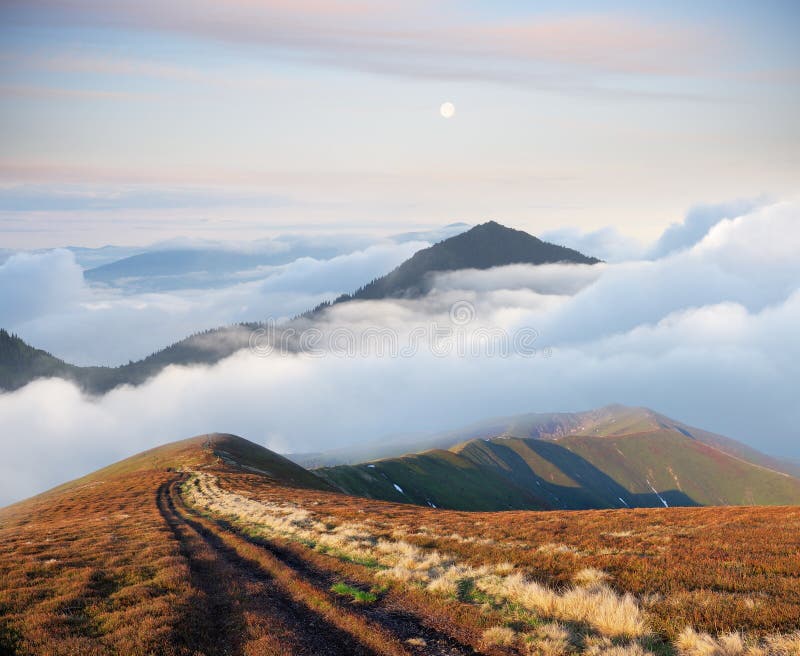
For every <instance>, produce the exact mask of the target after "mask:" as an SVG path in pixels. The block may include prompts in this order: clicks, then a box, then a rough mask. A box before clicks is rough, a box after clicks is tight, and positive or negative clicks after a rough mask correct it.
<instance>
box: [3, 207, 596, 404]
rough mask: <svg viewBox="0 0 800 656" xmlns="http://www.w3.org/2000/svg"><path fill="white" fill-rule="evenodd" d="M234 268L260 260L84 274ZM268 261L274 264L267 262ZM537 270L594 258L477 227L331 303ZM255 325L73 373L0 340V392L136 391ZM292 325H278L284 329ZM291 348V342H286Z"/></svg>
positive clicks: (196, 256)
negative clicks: (487, 272)
mask: <svg viewBox="0 0 800 656" xmlns="http://www.w3.org/2000/svg"><path fill="white" fill-rule="evenodd" d="M461 229H463V226H462V225H461V224H453V225H451V226H447V227H446V228H445V234H447V232H448V231H450V232H452V231H460V230H461ZM414 236H415V235H414V234H413V233H410V234H409V235H405V236H404V235H399V236H398V239H401V240H402V239H408V238H412V237H414ZM237 257H238V258H240V259H239V264H238V265H237V266H243V265H248V266H249V265H252V264H254V263H255V262H256V261H258V262H261V260H259V259H258V258H262V259H263V258H265V257H267V256H266V255H263V254H261V255H258V254H256V255H253V256H252V258H254V259H253V261H252V262H251V261H250V260H247V259H246V258H245V259H244V261H242V257H243V256H241V254H238V255H237V254H235V253H228V252H224V251H218V250H216V251H214V252H213V255H212V254H211V253H210V252H209V253H206V252H205V251H200V250H197V251H175V252H173V251H167V250H164V251H155V252H152V253H143V254H138V255H135V256H131V257H128V258H124V259H122V260H120V261H118V262H114V263H110V264H106V265H103V266H101V267H97V268H95V269H91V270H89V271H87V272H86V276H87V277H88V278H89V279H91V280H94V281H98V282H107V281H111V280H114V279H115V278H118V277H125V276H134V277H135V276H137V275H142V272H143V271H146V272H148V275H149V276H155V277H158V275H159V274H160V275H164V276H169V275H178V274H185V273H187V272H193V271H198V270H201V269H202V268H203V267H206V269H208V270H211V271H225V270H228V269H226V267H227V268H230V267H233V266H234V265H235V263H236V262H237V259H236V258H237ZM268 257H270V258H273V259H272V260H270V261H273V260H274V261H276V262H277V261H282V260H280V258H286V257H289V255H287V253H280V254H278V255H269V256H268ZM274 258H279V259H278V260H275V259H274ZM521 262H525V263H529V264H545V263H548V262H575V263H583V264H592V263H596V262H599V260H597V259H595V258H592V257H586V256H584V255H582V254H580V253H578V252H577V251H573V250H571V249H569V248H564V247H562V246H556V245H555V244H549V243H547V242H543V241H541V240H539V239H537V238H536V237H533V236H531V235H529V234H527V233H525V232H522V231H520V230H512V229H510V228H506V227H504V226H501V225H500V224H498V223H495V222H493V221H492V222H489V223H484V224H482V225H479V226H476V227H474V228H472V229H470V230H468V231H467V232H462V233H460V234H456V235H455V236H453V237H449V238H447V239H444V240H442V241H441V242H439V243H437V244H435V245H434V246H432V247H430V248H426V249H423V250H421V251H418V252H417V253H416V254H414V255H413V256H412V257H411V258H410V259H408V260H407V261H406V262H404V263H403V264H401V265H400V266H399V267H398V268H397V269H395V270H394V271H392V272H391V273H389V274H387V275H386V276H384V277H383V278H379V279H378V280H376V281H373V282H371V283H369V284H368V285H366V286H364V287H362V288H361V289H360V290H358V291H356V292H354V293H353V294H350V295H347V294H346V295H344V296H341V297H339V298H338V299H336V301H335V302H336V303H342V302H346V301H352V300H363V299H377V298H393V297H396V296H410V295H411V296H419V295H421V294H423V293H424V291H425V285H424V283H425V281H426V280H428V277H429V275H430V274H432V273H435V272H437V271H449V270H454V269H461V268H475V269H485V268H489V267H492V266H500V265H503V264H514V263H521ZM329 306H330V303H324V304H322V305H320V306H319V307H317V308H315V309H314V310H311V311H310V312H308V313H306V314H305V315H304V316H303V317H298V318H297V319H296V320H295V321H296V322H300V321H302V322H303V326H304V327H305V326H306V322H307V321H308V320H309V319H311V320H313V319H314V318H316V317H317V316H318V315H319V314H321V313H323V312H324V311H325V309H326V308H327V307H329ZM259 325H260V324H257V323H243V324H240V325H235V326H223V327H220V328H215V329H211V330H206V331H204V332H200V333H196V334H194V335H190V336H189V337H186V338H185V339H182V340H180V341H178V342H176V343H175V344H172V345H170V346H168V347H166V348H164V349H162V350H160V351H157V352H156V353H153V354H152V355H149V356H148V357H146V358H143V359H141V360H137V361H135V362H133V361H132V362H129V363H128V364H124V365H121V366H118V367H104V366H93V367H79V366H75V365H71V364H68V363H66V362H63V361H62V360H59V359H57V358H55V357H53V356H52V355H50V354H49V353H47V352H45V351H42V350H40V349H36V348H34V347H33V346H30V345H28V344H26V343H25V342H24V341H22V340H21V339H20V338H18V337H14V339H13V340H11V339H10V336H8V335H6V336H5V337H4V336H3V335H0V389H5V390H13V389H17V388H19V387H22V386H24V385H26V384H27V383H29V382H31V381H33V380H36V379H37V378H45V377H51V376H55V377H59V378H65V379H68V380H72V381H74V382H76V383H77V384H78V385H80V386H81V387H82V388H83V389H84V390H85V391H87V392H90V393H92V394H103V393H105V392H108V391H109V390H111V389H114V388H115V387H118V386H120V385H140V384H141V383H143V382H145V381H146V380H147V379H149V378H151V377H152V376H155V375H156V374H158V373H159V372H160V371H161V370H163V369H164V368H165V367H167V366H169V365H194V364H214V363H215V362H219V361H220V360H222V359H224V358H226V357H228V356H230V355H232V354H234V353H236V352H237V351H239V350H241V349H244V348H247V347H248V344H249V338H250V334H251V332H252V331H253V330H254V329H256V328H258V327H259ZM292 325H293V323H292V322H287V323H286V324H285V325H284V326H283V327H284V328H286V329H289V328H291V327H292ZM288 345H289V346H291V342H289V344H288Z"/></svg>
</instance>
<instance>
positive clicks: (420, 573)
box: [185, 472, 648, 637]
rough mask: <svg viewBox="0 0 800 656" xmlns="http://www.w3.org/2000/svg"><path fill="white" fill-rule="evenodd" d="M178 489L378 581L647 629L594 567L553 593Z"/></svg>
mask: <svg viewBox="0 0 800 656" xmlns="http://www.w3.org/2000/svg"><path fill="white" fill-rule="evenodd" d="M185 489H186V495H187V498H188V499H189V501H190V502H191V503H192V504H193V505H195V506H198V507H201V508H203V509H205V510H207V511H209V512H211V513H213V514H217V515H220V516H223V517H226V518H228V519H230V520H232V521H234V522H237V523H238V524H240V525H245V526H246V527H247V529H248V531H250V532H256V533H258V532H260V533H261V534H262V535H264V536H266V537H270V535H272V534H274V533H277V534H279V535H281V536H283V537H291V538H294V539H297V540H302V541H304V542H305V543H308V544H313V545H314V546H322V547H323V548H325V549H328V550H329V549H333V550H335V551H336V552H338V553H339V554H340V555H341V556H343V557H347V558H350V559H356V560H362V561H364V562H374V563H376V564H378V565H380V566H381V567H382V569H380V570H379V571H377V572H376V574H375V576H376V578H379V579H390V580H393V581H397V582H401V583H403V584H406V585H419V586H422V587H424V588H425V589H427V590H428V591H430V592H431V593H436V594H442V595H452V596H455V595H456V594H457V593H458V591H459V590H460V589H462V588H464V587H465V586H469V587H474V588H475V589H477V590H480V591H481V592H484V593H487V594H489V595H492V596H493V597H494V598H499V599H502V600H504V601H507V602H509V603H514V604H519V605H521V606H522V607H523V608H526V609H528V610H531V611H534V612H535V613H536V614H537V615H538V616H541V617H545V618H550V619H559V620H565V621H570V622H577V623H583V624H587V625H589V626H590V627H591V628H592V629H594V630H595V631H597V632H599V633H600V634H602V635H606V636H609V637H622V636H629V637H635V636H641V635H644V634H645V633H647V631H648V627H647V622H646V619H645V615H644V612H643V611H642V610H641V608H640V607H639V605H638V603H637V602H636V600H635V599H634V598H633V597H632V596H631V595H630V594H623V595H619V594H617V593H616V592H615V591H614V590H612V589H611V588H609V587H607V586H606V585H604V584H602V583H600V582H601V581H602V580H604V578H605V577H604V575H603V573H602V572H599V571H597V570H589V569H587V570H583V572H582V577H581V578H582V579H583V580H584V585H586V582H587V581H588V582H589V583H591V584H592V585H591V586H590V587H583V586H578V587H571V588H567V589H565V590H563V591H557V590H552V589H550V588H547V587H545V586H543V585H541V584H540V583H537V582H535V581H529V580H526V579H525V577H524V576H523V575H522V574H521V573H519V572H514V571H513V566H511V565H510V564H509V563H507V562H503V563H499V564H497V565H483V566H481V567H474V566H471V565H469V564H467V563H463V562H460V561H459V559H458V558H456V557H454V556H452V555H450V554H446V553H442V552H440V551H438V550H436V549H431V548H427V549H426V548H423V547H421V546H417V545H414V544H411V543H409V542H406V541H405V540H399V539H387V538H382V537H378V536H377V535H376V534H375V533H374V530H372V529H371V528H370V527H369V526H368V525H367V524H363V523H356V522H352V521H351V522H347V523H345V524H341V525H336V524H335V523H333V522H332V521H331V519H330V518H319V517H316V516H315V515H314V514H313V513H311V512H309V511H308V510H305V509H301V508H297V507H296V506H294V505H291V504H282V505H277V504H270V503H259V502H258V501H254V500H252V499H249V498H247V497H245V496H244V495H241V494H237V493H234V492H226V491H224V490H223V489H222V488H220V487H219V485H218V484H217V481H216V479H215V477H213V476H212V475H210V474H206V473H202V472H200V473H196V474H195V478H194V480H193V482H192V483H191V484H189V485H187V486H186V488H185ZM509 572H510V573H509Z"/></svg>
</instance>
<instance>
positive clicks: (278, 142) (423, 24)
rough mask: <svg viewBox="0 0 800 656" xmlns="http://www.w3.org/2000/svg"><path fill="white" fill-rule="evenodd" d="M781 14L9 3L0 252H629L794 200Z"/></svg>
mask: <svg viewBox="0 0 800 656" xmlns="http://www.w3.org/2000/svg"><path fill="white" fill-rule="evenodd" d="M798 19H800V9H798V5H797V3H795V2H791V1H787V2H776V1H767V2H759V3H751V2H722V1H721V0H720V1H710V0H709V1H706V2H671V3H658V4H657V3H640V2H613V3H603V2H591V3H589V2H566V3H558V4H557V5H554V4H553V3H537V2H511V1H497V0H492V1H491V2H488V1H486V2H477V1H459V2H454V1H451V0H436V1H433V2H431V1H425V2H422V1H421V0H402V1H398V0H386V1H383V2H381V1H378V0H369V1H366V0H338V1H329V0H294V1H292V2H289V1H286V0H264V1H262V2H251V1H249V0H222V1H221V2H220V1H214V2H212V1H211V0H171V1H170V2H168V3H164V2H161V1H160V0H159V1H157V0H139V1H137V2H130V1H126V0H123V1H120V2H101V1H100V0H67V1H64V0H24V1H20V0H5V1H4V2H3V3H1V4H0V144H2V146H0V248H7V249H31V248H47V247H55V246H66V245H74V246H100V245H103V244H117V245H145V244H149V243H152V242H155V241H159V240H164V239H170V238H174V237H177V236H187V235H188V236H193V237H198V238H209V239H252V238H257V237H258V238H261V237H265V236H269V235H275V234H280V233H282V232H287V231H290V232H291V231H297V230H298V229H303V230H306V231H315V232H318V233H320V234H339V233H341V232H343V231H353V232H364V231H371V232H373V233H375V234H384V235H385V234H390V233H395V232H399V231H402V230H406V229H410V228H412V227H432V226H440V225H443V224H446V223H451V222H454V221H465V222H467V223H472V224H474V223H479V222H482V221H485V220H487V219H490V218H491V219H496V220H499V221H501V222H503V223H505V224H508V225H513V226H515V227H518V228H522V229H526V230H528V231H530V232H532V233H533V234H541V233H542V232H546V231H553V230H558V229H567V228H570V229H576V230H579V231H583V232H587V231H588V232H591V231H597V230H600V229H602V228H604V227H606V226H614V227H615V228H616V229H618V230H620V231H621V232H623V233H624V234H626V235H628V236H630V237H631V238H634V239H639V240H643V241H648V242H649V241H652V240H653V239H655V238H657V237H658V236H659V235H660V234H661V233H662V231H663V230H664V228H665V227H666V226H668V225H669V224H670V223H673V222H676V221H680V220H681V219H682V217H683V215H684V213H685V212H686V211H687V209H688V208H690V207H693V206H695V205H698V204H709V203H717V202H723V201H729V200H732V199H737V198H755V197H762V196H765V197H771V198H784V197H786V196H787V194H790V193H793V192H794V189H793V188H792V187H793V185H794V184H795V182H796V180H797V179H798V177H799V174H800V124H798V122H797V120H796V116H797V115H799V114H800V91H799V90H798V89H800V84H798V82H800V57H798V55H799V54H800V43H799V42H798V40H797V39H796V33H797V28H798V25H800V20H798ZM445 102H451V103H453V105H454V106H455V115H454V116H452V117H451V118H444V117H443V116H442V115H441V113H440V111H439V108H440V106H441V105H442V104H443V103H445Z"/></svg>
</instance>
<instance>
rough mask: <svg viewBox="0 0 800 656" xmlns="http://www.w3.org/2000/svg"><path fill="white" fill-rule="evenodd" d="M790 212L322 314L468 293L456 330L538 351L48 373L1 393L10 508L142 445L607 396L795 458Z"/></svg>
mask: <svg viewBox="0 0 800 656" xmlns="http://www.w3.org/2000/svg"><path fill="white" fill-rule="evenodd" d="M798 220H800V205H798V204H797V203H782V204H776V205H772V206H769V207H764V208H762V209H759V210H757V211H754V212H751V213H750V214H748V215H746V216H742V217H738V218H735V219H731V220H726V221H723V222H721V223H719V224H718V225H717V226H716V227H715V228H713V229H712V230H711V231H710V232H709V233H708V234H707V235H706V236H705V237H704V238H703V239H701V240H700V241H699V243H697V244H695V245H694V246H692V247H690V248H688V249H684V250H682V251H680V252H676V253H674V254H672V255H670V256H668V257H664V258H662V259H659V260H657V261H638V262H626V263H620V264H608V265H604V266H603V267H600V268H597V269H592V270H591V271H589V270H588V269H586V268H583V267H573V266H566V265H562V266H553V267H548V268H546V269H541V270H532V269H530V268H528V267H504V268H501V269H496V270H490V271H484V272H476V271H469V272H464V273H463V274H449V275H445V276H441V277H440V278H439V279H438V287H437V289H438V292H437V293H436V294H434V295H433V296H432V297H429V298H426V299H422V300H419V301H410V300H405V301H392V302H387V301H383V302H365V303H351V304H345V305H343V306H338V307H336V308H335V309H334V311H333V312H332V315H331V318H330V322H329V323H328V324H327V328H329V329H332V328H334V327H342V326H350V327H351V328H353V329H354V330H355V329H358V328H363V327H367V326H370V325H376V326H386V327H391V328H392V329H394V330H396V331H397V332H398V334H399V335H400V340H401V342H403V343H405V342H404V340H405V339H407V336H408V335H409V334H410V332H411V331H412V330H414V329H415V327H416V326H419V325H421V324H422V325H425V324H430V323H432V322H437V323H440V324H441V325H445V323H446V320H447V313H448V307H449V304H450V303H452V302H453V301H454V300H457V299H467V300H469V301H471V302H473V303H474V304H475V307H476V311H477V316H476V319H475V321H474V322H473V323H472V324H470V327H477V326H494V327H501V328H503V329H504V330H506V331H508V332H509V333H513V332H514V331H517V330H519V329H520V328H522V327H533V328H535V329H537V330H538V331H539V338H538V339H537V341H536V344H537V346H538V347H539V348H543V347H552V349H553V350H552V356H551V357H544V355H545V353H544V352H540V353H539V354H538V355H537V356H536V357H533V358H523V357H509V358H502V357H485V356H484V357H456V356H455V355H450V356H446V357H437V356H436V355H435V354H433V353H431V352H430V350H429V349H427V348H425V344H424V343H423V344H422V346H421V348H420V350H419V351H418V353H417V355H416V356H414V357H397V358H389V357H384V358H379V357H351V358H346V357H340V356H336V355H328V356H327V357H319V358H318V357H311V356H310V355H302V356H291V355H279V354H274V355H271V356H269V357H266V358H259V357H256V356H255V355H254V354H251V353H249V352H241V353H239V354H237V355H235V356H233V357H231V358H228V359H226V360H224V361H223V362H221V363H219V364H218V365H216V366H214V367H210V368H209V367H196V368H170V369H168V370H166V371H164V372H163V373H162V374H161V375H159V376H158V377H156V378H155V379H153V380H151V381H150V382H149V383H147V384H145V385H143V386H141V387H138V388H120V389H117V390H114V391H113V392H111V393H109V394H108V395H106V396H104V397H102V398H99V399H90V398H84V397H81V396H80V395H79V394H78V392H77V391H76V390H75V388H74V387H73V386H72V385H70V384H69V383H66V382H63V381H53V380H51V381H40V382H37V383H34V384H31V385H29V386H27V387H25V388H23V389H22V390H19V391H17V392H14V393H11V394H4V395H0V417H2V423H3V426H2V428H3V433H4V434H5V435H7V436H11V439H15V437H14V436H23V435H24V436H25V439H24V440H16V439H15V441H14V446H13V448H11V449H8V450H7V457H6V459H5V460H4V462H3V463H2V465H0V485H2V488H1V489H0V499H2V500H5V501H10V500H12V499H14V498H19V497H22V496H25V495H27V494H30V493H33V492H35V491H38V490H41V489H43V488H45V487H47V486H49V485H53V484H56V483H58V482H61V481H63V480H65V479H68V478H71V477H74V476H77V475H79V474H81V473H84V472H86V471H89V470H91V469H93V468H95V467H97V466H99V465H101V464H104V463H107V462H111V461H113V460H115V459H117V458H120V457H122V456H124V455H126V454H131V453H134V452H136V451H138V450H140V449H142V448H145V447H148V446H153V445H156V444H159V443H163V442H165V441H168V440H172V439H178V438H182V437H188V436H190V435H193V434H198V433H204V432H209V431H228V432H233V433H237V434H240V435H243V436H245V437H248V438H250V439H253V440H255V441H258V442H261V443H262V444H265V445H266V446H270V447H272V448H276V449H281V450H292V451H303V450H317V449H325V448H331V447H334V446H338V445H342V444H344V443H348V442H349V443H352V442H355V441H357V440H365V439H376V438H379V437H381V436H382V435H384V434H387V433H397V432H412V431H419V430H439V429H447V428H452V427H454V426H458V425H461V424H465V423H469V422H470V421H473V420H477V419H480V418H482V417H486V416H491V415H505V414H513V413H519V412H530V411H537V410H538V411H551V410H579V409H585V408H589V407H595V406H599V405H603V404H607V403H612V402H619V403H626V404H631V405H645V406H650V407H653V408H655V409H657V410H659V411H661V412H664V413H666V414H667V415H671V416H673V417H675V418H676V419H680V420H683V421H687V422H689V423H691V424H694V425H698V426H701V427H703V428H707V429H709V430H714V431H717V432H720V433H723V434H728V435H730V436H731V437H735V438H737V439H741V440H743V441H746V442H748V443H750V444H751V445H753V446H755V447H756V448H760V449H762V450H765V451H767V452H774V453H777V454H786V455H794V456H795V457H796V456H798V455H800V451H799V450H798V449H800V447H798V440H797V437H798V434H797V426H798V425H800V405H798V404H797V399H796V387H797V384H796V383H797V380H798V379H800V342H798V340H797V328H798V326H800V261H798V259H797V258H796V257H795V256H794V254H795V253H796V252H798V249H799V248H800V229H798V223H797V221H798Z"/></svg>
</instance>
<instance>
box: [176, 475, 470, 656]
mask: <svg viewBox="0 0 800 656" xmlns="http://www.w3.org/2000/svg"><path fill="white" fill-rule="evenodd" d="M172 494H173V497H172V501H173V503H174V507H175V508H176V509H177V511H178V512H179V513H180V514H181V516H182V519H183V520H184V521H186V522H187V523H190V525H191V526H192V527H193V528H194V529H195V530H197V531H198V532H199V533H200V534H201V535H202V536H203V537H204V539H205V540H206V541H207V542H208V544H210V545H212V546H213V547H214V548H215V549H228V550H232V551H234V552H235V553H236V554H238V555H239V556H240V557H241V558H243V559H244V560H246V562H247V563H248V566H250V567H252V568H254V569H255V570H257V571H260V572H262V573H263V574H268V575H270V576H273V577H275V578H276V579H277V580H278V581H279V582H280V583H282V584H283V585H284V587H285V588H287V589H290V590H292V591H293V592H294V594H295V596H299V597H300V598H301V599H302V598H303V596H304V595H305V596H306V599H305V600H304V601H305V603H308V604H310V605H311V607H315V608H319V607H320V605H324V604H325V603H328V604H333V606H334V609H335V612H333V613H331V614H329V616H328V618H327V619H328V620H329V621H333V622H334V623H335V624H337V625H338V626H340V627H344V628H345V629H347V630H349V631H350V632H352V633H354V634H355V635H358V636H359V637H360V638H361V639H362V640H364V641H365V642H366V644H367V645H369V646H370V647H372V648H374V649H375V650H376V651H377V652H378V653H381V654H395V655H399V654H407V655H409V656H410V655H411V654H414V655H419V656H422V655H424V656H474V655H475V654H477V653H478V652H476V651H475V650H473V649H472V647H470V646H468V645H464V644H462V643H460V642H458V641H456V640H455V639H454V638H452V637H451V636H449V635H447V634H445V633H444V632H442V631H438V630H436V629H434V628H432V627H429V626H426V625H424V624H422V623H421V622H420V621H419V620H418V619H417V618H416V617H415V616H414V615H412V614H410V613H405V612H403V611H402V610H399V609H396V608H389V607H384V606H383V605H382V604H381V603H380V602H378V603H375V604H355V603H348V602H346V601H343V600H341V599H339V598H337V597H335V595H332V594H330V593H329V592H328V590H329V588H330V586H331V585H332V584H333V583H335V582H337V581H338V580H340V578H339V577H336V576H335V575H334V574H333V573H331V572H326V571H322V570H320V569H318V568H316V567H314V566H313V565H312V564H311V563H309V562H307V561H305V560H303V559H302V558H301V557H299V556H298V555H297V554H295V553H291V552H289V551H288V550H286V549H283V548H281V547H280V546H279V545H277V544H272V543H265V542H263V541H260V540H259V541H258V542H254V541H251V540H249V539H248V538H246V537H244V536H242V535H240V534H239V533H238V532H237V531H236V530H235V529H233V528H232V527H230V526H229V525H228V524H227V523H226V522H224V521H214V520H211V519H209V518H207V517H203V516H200V515H198V514H196V513H195V512H194V511H192V510H191V509H190V508H187V507H186V506H185V505H184V504H183V501H182V499H181V498H180V495H179V494H178V492H177V490H176V488H175V487H173V489H172ZM339 653H341V654H349V653H356V652H348V651H341V652H339Z"/></svg>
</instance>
